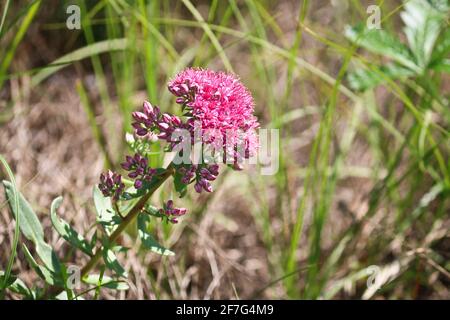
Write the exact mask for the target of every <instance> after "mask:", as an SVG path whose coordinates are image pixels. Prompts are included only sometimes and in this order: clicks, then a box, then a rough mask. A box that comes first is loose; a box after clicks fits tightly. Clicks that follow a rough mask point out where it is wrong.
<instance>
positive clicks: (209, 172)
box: [99, 68, 259, 216]
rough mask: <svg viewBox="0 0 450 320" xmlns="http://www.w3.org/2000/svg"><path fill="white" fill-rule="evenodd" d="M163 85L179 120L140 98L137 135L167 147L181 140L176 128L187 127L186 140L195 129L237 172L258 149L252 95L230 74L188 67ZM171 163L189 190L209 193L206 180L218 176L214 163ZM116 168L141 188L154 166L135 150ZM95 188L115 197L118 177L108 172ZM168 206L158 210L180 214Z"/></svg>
mask: <svg viewBox="0 0 450 320" xmlns="http://www.w3.org/2000/svg"><path fill="white" fill-rule="evenodd" d="M168 89H169V91H170V92H171V93H172V94H173V95H175V96H176V97H177V99H176V102H177V103H178V104H181V106H182V110H183V116H184V117H185V118H184V121H183V120H182V119H180V118H179V117H178V116H176V115H171V114H169V113H162V112H161V110H160V109H159V108H158V107H157V106H152V105H151V104H150V103H149V102H147V101H146V102H144V105H143V110H142V111H136V112H133V113H132V117H133V120H134V121H133V123H132V126H133V128H134V133H135V135H136V136H137V137H141V138H142V137H144V138H148V139H149V140H151V141H153V140H154V138H158V139H161V140H165V141H166V142H167V143H168V147H169V150H173V149H174V147H175V146H176V145H177V144H178V143H180V142H181V141H182V139H183V138H184V135H174V133H175V132H176V131H177V130H181V129H183V130H187V132H188V136H187V137H188V139H189V138H190V141H189V142H190V143H191V144H192V143H193V142H194V140H196V139H197V138H195V136H196V133H197V132H198V131H197V130H199V131H200V134H201V142H203V148H204V149H205V148H208V147H211V146H213V149H214V150H223V153H220V154H223V159H220V160H221V161H223V162H224V163H227V164H228V163H233V168H234V169H237V170H239V169H241V163H242V160H243V158H249V157H251V156H253V155H254V154H255V153H256V151H257V149H258V147H259V143H258V136H257V134H256V129H257V128H258V127H259V123H258V121H257V119H256V117H255V116H254V115H253V112H254V102H253V98H252V96H251V94H250V92H249V91H248V90H247V89H246V88H245V86H244V85H243V84H242V83H241V82H240V81H239V79H238V78H237V77H236V76H234V75H231V74H227V73H223V72H215V71H211V70H203V69H195V68H190V69H186V70H184V71H182V72H180V73H179V74H177V75H176V76H175V78H173V79H172V80H171V81H170V82H169V83H168ZM211 132H212V133H211ZM189 135H190V137H189ZM175 137H177V138H175ZM216 160H217V159H216ZM230 160H231V161H230ZM175 167H176V170H177V172H178V174H181V176H182V179H181V182H182V183H183V184H186V185H187V184H191V183H194V182H195V185H194V189H195V190H196V191H197V192H199V193H200V192H202V191H203V190H204V191H206V192H212V186H211V181H214V180H215V179H216V178H217V176H218V174H219V166H218V165H217V164H216V163H209V164H206V163H203V164H198V165H194V164H189V165H184V166H175ZM122 168H123V169H125V170H126V171H129V173H128V177H130V178H132V179H135V180H134V186H135V188H136V189H141V188H143V187H144V186H145V184H144V183H145V182H150V181H151V180H152V179H153V176H154V175H155V173H156V170H155V169H152V168H150V167H149V166H148V160H147V158H145V157H143V156H141V155H140V154H135V155H134V156H133V157H132V156H127V157H126V161H125V162H124V163H122ZM99 187H100V190H102V192H103V194H104V195H105V196H113V197H114V199H116V200H117V199H119V197H120V195H121V193H122V192H123V188H124V186H123V183H122V181H121V176H120V175H119V174H117V173H112V172H110V171H109V172H108V173H106V174H102V176H101V178H100V184H99ZM172 206H173V203H168V205H167V206H166V208H165V209H164V210H166V209H167V210H169V211H167V210H166V211H165V212H166V213H167V212H170V214H169V216H173V215H175V216H176V215H181V214H180V212H181V213H183V212H184V211H180V212H179V211H176V210H175V209H173V207H172ZM170 210H175V211H173V212H172V211H170ZM174 212H175V213H174ZM183 214H184V213H183Z"/></svg>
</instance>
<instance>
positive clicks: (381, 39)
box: [345, 26, 421, 73]
mask: <svg viewBox="0 0 450 320" xmlns="http://www.w3.org/2000/svg"><path fill="white" fill-rule="evenodd" d="M345 36H346V37H347V38H348V39H349V40H351V41H352V42H354V43H356V44H357V45H359V46H361V47H363V48H365V49H367V50H369V51H371V52H373V53H378V54H381V55H384V56H386V57H389V58H391V59H393V60H394V61H396V62H398V63H400V64H401V65H403V66H405V67H407V68H409V69H411V70H413V71H415V72H417V73H419V72H420V71H421V69H420V68H419V67H418V66H417V65H416V63H415V62H414V58H413V56H412V54H411V51H410V50H409V49H408V47H407V46H406V45H404V44H403V43H401V42H400V41H399V39H397V38H395V37H394V36H392V35H391V34H390V33H388V32H386V31H383V30H379V29H367V28H365V27H364V26H357V27H353V28H351V27H347V29H346V31H345Z"/></svg>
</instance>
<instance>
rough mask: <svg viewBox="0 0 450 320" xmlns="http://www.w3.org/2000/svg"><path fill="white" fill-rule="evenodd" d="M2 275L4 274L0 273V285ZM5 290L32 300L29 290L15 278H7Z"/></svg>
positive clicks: (2, 278)
mask: <svg viewBox="0 0 450 320" xmlns="http://www.w3.org/2000/svg"><path fill="white" fill-rule="evenodd" d="M4 275H5V273H4V272H3V271H0V283H2V282H3V281H4ZM6 289H9V290H11V291H12V292H14V293H17V294H20V295H22V296H25V297H26V298H32V297H33V294H32V292H31V290H30V289H28V287H27V285H26V284H25V283H24V282H23V281H22V280H20V279H19V278H17V277H16V276H13V275H11V276H10V277H9V278H8V282H7V284H6Z"/></svg>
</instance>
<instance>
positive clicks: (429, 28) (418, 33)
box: [400, 0, 448, 70]
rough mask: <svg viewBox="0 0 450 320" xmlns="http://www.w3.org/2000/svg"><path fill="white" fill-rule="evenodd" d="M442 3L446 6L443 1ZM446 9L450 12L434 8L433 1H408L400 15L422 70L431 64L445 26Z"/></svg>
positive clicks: (409, 42)
mask: <svg viewBox="0 0 450 320" xmlns="http://www.w3.org/2000/svg"><path fill="white" fill-rule="evenodd" d="M434 2H437V1H434ZM441 3H442V4H444V2H443V1H441ZM438 8H440V9H444V11H441V10H438ZM445 9H446V10H448V7H447V8H444V7H442V6H440V7H437V6H433V4H432V2H431V1H430V2H429V1H424V0H408V1H405V6H404V11H403V12H401V13H400V16H401V17H402V20H403V22H404V24H405V27H404V29H403V30H404V32H405V35H406V37H407V39H408V44H409V47H410V49H411V51H412V53H413V55H414V57H415V59H416V63H417V65H418V66H420V68H422V70H423V69H425V68H426V67H427V65H428V63H429V62H430V59H431V56H432V53H433V48H434V46H435V43H436V40H437V39H438V36H439V33H440V31H441V28H442V27H443V25H444V24H443V22H444V21H445V17H446V14H445V11H446V10H445Z"/></svg>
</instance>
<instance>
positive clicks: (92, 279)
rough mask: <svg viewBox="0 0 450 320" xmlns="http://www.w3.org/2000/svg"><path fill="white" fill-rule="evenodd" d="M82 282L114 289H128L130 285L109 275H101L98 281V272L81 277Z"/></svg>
mask: <svg viewBox="0 0 450 320" xmlns="http://www.w3.org/2000/svg"><path fill="white" fill-rule="evenodd" d="M83 282H85V283H87V284H91V285H95V286H101V287H105V288H109V289H115V290H128V289H129V288H130V287H129V286H128V284H127V283H126V282H125V281H123V280H114V279H112V278H111V277H108V276H106V275H103V277H102V278H101V281H100V275H99V274H90V275H87V276H86V277H84V278H83Z"/></svg>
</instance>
